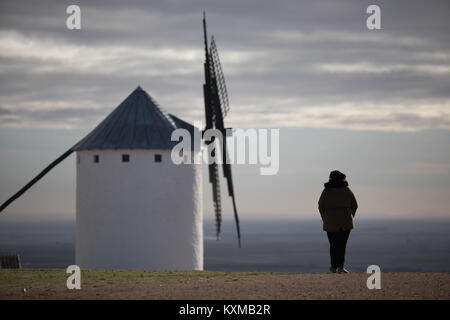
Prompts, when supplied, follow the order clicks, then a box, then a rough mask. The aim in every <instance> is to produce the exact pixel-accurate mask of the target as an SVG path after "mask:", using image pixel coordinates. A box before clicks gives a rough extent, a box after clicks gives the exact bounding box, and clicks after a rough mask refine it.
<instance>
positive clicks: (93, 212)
mask: <svg viewBox="0 0 450 320" xmlns="http://www.w3.org/2000/svg"><path fill="white" fill-rule="evenodd" d="M176 128H184V129H187V130H189V131H190V132H192V134H193V130H194V127H193V126H191V125H190V124H187V123H186V122H184V121H182V120H180V119H178V118H176V117H174V116H172V115H168V114H166V113H164V112H162V111H161V109H160V108H159V107H158V106H157V105H156V103H155V102H154V101H153V100H152V99H151V97H150V96H149V95H148V94H147V93H146V92H145V91H144V90H142V89H141V88H140V87H138V88H137V89H136V90H134V91H133V92H132V93H131V94H130V95H129V96H128V98H126V99H125V100H124V101H123V102H122V103H121V104H120V105H119V106H118V107H117V108H116V109H115V110H114V111H113V112H112V113H111V114H110V115H109V116H108V117H107V118H106V119H105V120H103V122H101V123H100V124H99V125H98V126H97V127H96V128H95V129H94V130H93V131H92V132H91V133H90V134H89V135H88V136H86V138H84V139H83V140H81V141H80V142H79V143H77V144H76V145H75V146H74V147H72V149H73V150H74V151H76V153H77V157H76V158H77V165H76V167H77V189H76V207H77V209H76V215H77V218H76V221H77V226H76V259H75V261H76V264H77V265H79V266H80V267H82V268H83V267H88V268H131V269H138V268H139V269H164V270H202V269H203V217H202V214H203V213H202V169H201V165H200V164H180V165H176V164H174V163H173V162H172V161H171V149H172V147H173V146H174V145H175V144H176V142H174V141H171V139H170V137H171V134H172V132H173V130H174V129H176ZM194 152H200V150H195V151H194Z"/></svg>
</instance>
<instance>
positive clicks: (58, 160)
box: [0, 149, 73, 212]
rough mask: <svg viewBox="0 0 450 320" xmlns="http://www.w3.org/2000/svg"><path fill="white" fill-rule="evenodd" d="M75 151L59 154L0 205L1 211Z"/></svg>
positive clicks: (70, 150)
mask: <svg viewBox="0 0 450 320" xmlns="http://www.w3.org/2000/svg"><path fill="white" fill-rule="evenodd" d="M72 152H73V149H69V150H67V151H66V152H64V153H63V154H62V155H61V156H59V157H58V158H57V159H56V160H55V161H53V162H52V163H50V164H49V165H48V166H47V167H45V169H44V170H42V171H41V172H40V173H39V174H38V175H37V176H36V177H34V178H33V179H32V180H31V181H30V182H28V183H27V184H26V185H25V186H24V187H23V188H22V189H20V190H19V191H17V192H16V193H15V194H14V195H13V196H12V197H10V198H9V199H8V200H6V201H5V202H4V203H3V204H2V205H1V206H0V212H2V211H3V210H4V209H6V207H7V206H9V205H10V204H11V203H12V202H13V201H14V200H16V199H17V198H19V197H20V196H21V195H22V194H24V193H25V192H26V191H27V190H28V189H30V188H31V187H32V186H33V185H34V184H35V183H36V182H38V181H39V180H41V179H42V178H43V177H44V176H45V175H46V174H47V173H48V172H49V171H50V170H52V169H53V168H54V167H56V166H57V165H58V164H59V163H61V162H62V161H63V160H64V159H66V158H67V157H68V156H70V155H71V154H72Z"/></svg>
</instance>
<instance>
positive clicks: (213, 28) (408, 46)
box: [0, 0, 450, 130]
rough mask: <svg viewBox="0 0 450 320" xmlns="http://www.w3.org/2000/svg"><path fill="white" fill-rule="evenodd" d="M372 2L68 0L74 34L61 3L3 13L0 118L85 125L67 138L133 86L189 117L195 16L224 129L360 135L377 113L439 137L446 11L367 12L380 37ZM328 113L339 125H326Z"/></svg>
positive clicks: (448, 69) (415, 7) (376, 124)
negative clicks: (214, 51)
mask: <svg viewBox="0 0 450 320" xmlns="http://www.w3.org/2000/svg"><path fill="white" fill-rule="evenodd" d="M372 3H373V1H339V2H337V1H331V0H329V1H325V0H319V1H293V0H292V1H284V0H283V1H276V2H275V1H269V0H267V1H260V0H251V1H248V0H247V1H237V0H232V1H226V2H223V1H206V0H205V1H189V2H187V1H181V0H179V1H127V2H124V1H115V0H114V1H106V2H103V1H102V2H100V1H77V4H79V5H80V7H81V10H82V30H80V31H69V30H67V29H66V28H65V19H66V14H65V9H66V7H67V6H68V5H70V4H72V1H58V2H54V1H46V0H44V1H40V2H39V5H36V4H34V3H32V2H27V1H2V2H1V3H0V46H2V49H3V50H2V52H0V84H1V86H0V97H1V99H0V108H1V110H4V111H3V113H2V112H0V118H2V119H3V120H2V121H3V123H4V122H5V121H6V120H7V119H9V122H8V123H12V121H15V122H16V123H17V122H18V123H24V124H26V123H29V124H30V125H35V124H36V123H38V122H41V123H42V124H48V125H51V123H55V122H56V123H64V122H67V121H68V122H69V123H70V124H71V125H75V122H73V121H72V122H70V121H71V120H70V119H73V118H77V119H84V121H82V120H80V121H78V122H76V125H80V126H92V125H94V124H95V123H94V121H96V119H97V118H98V117H100V116H101V114H100V112H103V111H105V114H104V115H105V116H106V114H107V112H106V111H107V110H110V109H111V108H113V107H114V106H117V105H118V104H119V103H120V102H121V101H122V100H123V99H124V98H125V97H126V96H127V95H128V94H129V93H130V92H131V91H132V90H133V89H134V88H135V87H136V86H137V85H142V86H143V87H144V88H145V89H146V90H147V91H148V92H149V93H150V94H151V95H152V96H153V97H154V98H155V99H156V100H157V101H158V102H160V104H161V105H163V106H164V107H165V108H166V109H168V110H169V111H171V112H174V113H176V114H178V115H179V116H181V117H184V118H186V119H187V120H190V121H192V120H193V119H196V118H198V117H199V116H201V115H202V105H201V104H202V90H201V85H202V72H203V69H202V68H203V66H202V62H203V61H202V60H203V53H202V49H203V48H202V46H203V42H202V41H203V39H202V30H201V14H202V11H203V10H206V11H207V18H208V27H209V32H210V33H214V34H215V35H216V37H217V41H218V47H219V51H220V53H221V55H222V56H221V58H222V63H223V67H224V71H225V77H226V79H227V83H228V87H229V93H230V100H231V104H232V105H231V108H232V110H231V112H230V121H236V123H238V124H239V125H244V126H259V125H270V124H272V125H276V126H280V125H295V123H296V122H295V121H293V120H295V119H292V117H295V116H296V115H297V116H298V117H299V119H298V121H297V125H299V126H301V125H305V121H304V119H308V118H311V119H316V120H314V121H316V122H314V123H315V124H314V126H321V125H326V126H330V125H332V126H337V127H339V126H343V127H345V126H348V125H350V124H355V126H356V127H355V128H359V125H360V124H363V123H365V122H367V123H368V125H369V126H370V127H371V128H375V129H376V128H380V129H385V126H381V123H380V121H379V117H377V114H376V112H373V113H368V112H367V109H368V108H371V107H372V106H373V105H376V104H380V105H384V106H389V107H390V108H391V110H390V114H391V115H393V116H392V117H390V118H389V123H390V125H389V126H388V127H389V128H390V129H392V128H394V129H395V128H398V129H402V130H403V129H405V128H407V129H422V128H427V127H433V126H438V127H443V128H450V125H449V120H448V119H449V118H450V114H449V111H448V105H449V99H450V97H449V94H450V91H449V90H448V88H449V86H450V77H449V75H450V45H449V44H450V33H449V32H448V31H449V30H450V21H449V19H448V12H449V9H450V5H449V2H448V1H434V2H433V3H432V4H431V3H426V2H420V1H376V2H375V3H376V4H379V5H380V7H381V10H382V28H383V30H380V31H369V30H367V28H366V27H365V19H366V17H367V15H366V13H365V10H366V8H367V6H368V5H369V4H372ZM52 102H53V103H54V104H55V107H54V108H52V107H51V104H52ZM34 104H41V105H44V106H45V108H47V109H45V110H44V111H42V109H40V110H41V111H36V108H34V107H33V105H34ZM61 105H62V106H63V107H61ZM405 105H408V106H409V108H410V112H409V113H407V114H408V116H405V114H406V113H405V110H404V106H405ZM87 106H95V108H92V107H90V108H91V109H89V108H88V107H87ZM332 106H335V107H336V108H342V111H343V112H340V111H341V110H335V111H333V112H332V113H331V115H330V112H329V111H326V110H328V109H329V108H330V107H332ZM311 108H313V109H314V110H317V112H313V111H311ZM427 108H428V109H429V114H427V112H426V109H427ZM77 110H78V111H77ZM86 110H91V111H89V112H87V111H86ZM92 110H94V111H92ZM324 110H325V111H326V112H325V111H324ZM5 112H10V114H7V113H5ZM339 114H340V115H339ZM11 115H14V117H13V118H11ZM262 116H264V117H265V118H264V119H265V121H264V122H261V123H259V122H257V121H259V120H258V119H259V118H260V117H262ZM301 117H303V118H301ZM320 117H323V120H324V121H319V120H320ZM342 117H345V119H342ZM244 118H245V119H247V120H246V122H243V120H242V119H244ZM252 119H253V120H252ZM271 119H288V120H289V121H285V122H283V121H282V120H277V121H273V122H271V121H272V120H271ZM317 119H319V120H317ZM333 119H334V120H333ZM355 119H359V120H358V121H355ZM432 119H435V120H432ZM252 121H253V122H252ZM255 121H256V122H255ZM330 121H334V123H329V122H330ZM357 123H359V124H358V125H357ZM344 124H345V125H344Z"/></svg>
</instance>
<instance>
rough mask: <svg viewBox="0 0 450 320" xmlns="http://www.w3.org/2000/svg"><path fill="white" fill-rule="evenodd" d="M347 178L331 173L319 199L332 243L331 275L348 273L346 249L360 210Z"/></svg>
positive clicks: (338, 173)
mask: <svg viewBox="0 0 450 320" xmlns="http://www.w3.org/2000/svg"><path fill="white" fill-rule="evenodd" d="M345 178H346V176H345V174H343V173H342V172H340V171H337V170H335V171H331V172H330V179H329V181H328V182H327V183H325V184H324V186H325V189H324V190H323V191H322V194H321V195H320V199H319V212H320V216H321V217H322V221H323V230H324V231H326V232H327V236H328V241H329V242H330V258H331V267H330V272H331V273H348V271H347V270H346V269H345V268H344V261H345V247H346V246H347V240H348V236H349V235H350V230H351V229H353V227H354V224H353V218H354V217H355V214H356V209H358V204H357V202H356V198H355V195H354V194H353V192H352V191H351V190H350V188H349V187H348V182H347V181H346V180H345Z"/></svg>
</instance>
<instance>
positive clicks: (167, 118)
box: [0, 18, 241, 270]
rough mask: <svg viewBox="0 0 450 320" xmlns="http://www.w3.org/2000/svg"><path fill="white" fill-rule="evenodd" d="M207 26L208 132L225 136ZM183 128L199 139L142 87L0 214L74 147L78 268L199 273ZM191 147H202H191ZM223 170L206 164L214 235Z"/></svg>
mask: <svg viewBox="0 0 450 320" xmlns="http://www.w3.org/2000/svg"><path fill="white" fill-rule="evenodd" d="M203 27H204V36H205V52H206V59H205V84H204V85H203V89H204V98H205V99H204V100H205V116H206V127H205V130H208V129H217V130H219V131H220V132H221V133H223V134H225V126H224V122H223V118H224V116H225V115H226V113H227V111H228V109H229V105H228V97H227V93H226V87H225V81H224V77H223V73H222V70H221V66H220V61H219V56H218V52H217V47H216V45H215V42H214V39H212V40H211V45H210V48H209V49H208V45H207V39H206V21H205V18H204V19H203ZM178 128H183V129H186V130H188V131H189V132H190V133H191V136H195V134H194V131H195V130H197V129H196V128H195V127H194V126H192V125H191V124H189V123H187V122H185V121H183V120H181V119H180V118H178V117H176V116H174V115H172V114H168V113H167V112H166V111H164V110H163V109H162V108H161V107H160V106H159V105H158V104H157V103H156V101H155V100H153V98H152V97H151V96H150V95H149V94H148V93H147V92H145V91H144V90H143V89H142V88H141V87H138V88H136V89H135V90H134V91H133V92H132V93H131V94H130V95H129V96H128V97H127V98H126V99H125V100H124V101H123V102H122V103H121V104H120V105H119V106H118V107H116V108H115V109H114V110H113V111H112V112H111V113H110V114H109V115H108V116H107V117H106V118H105V119H104V120H103V121H102V122H101V123H100V124H99V125H98V126H97V127H96V128H95V129H94V130H93V131H91V132H90V133H89V134H88V135H87V136H85V137H84V138H83V139H82V140H80V141H79V142H78V143H76V144H75V145H74V146H72V147H71V148H69V149H68V150H67V151H66V152H64V153H63V154H62V155H61V156H59V157H58V158H57V159H56V160H54V161H53V162H52V163H50V164H49V165H48V166H47V167H45V168H44V170H42V171H41V172H40V173H39V174H38V175H37V176H36V177H34V178H33V179H32V180H31V181H30V182H28V183H27V184H26V185H25V186H24V187H23V188H21V189H20V190H19V191H18V192H16V193H15V194H14V195H13V196H12V197H10V198H9V199H8V200H6V201H5V202H4V203H3V204H2V205H1V206H0V212H2V211H3V210H4V209H5V208H6V207H8V206H9V205H10V204H11V203H12V202H13V201H15V200H16V199H17V198H19V197H20V196H21V195H23V194H24V193H25V192H26V191H27V190H28V189H30V188H31V187H32V186H33V185H34V184H35V183H36V182H38V181H39V180H40V179H42V178H43V177H44V176H45V175H46V174H47V173H48V172H49V171H50V170H52V169H53V168H54V167H56V166H57V165H58V164H59V163H61V162H62V161H63V160H64V159H66V158H67V157H69V156H70V155H71V154H72V153H73V152H76V153H77V157H76V159H77V160H76V168H77V188H76V198H77V199H76V206H77V208H76V220H77V226H76V250H75V251H76V264H77V265H79V266H80V267H89V268H136V269H140V268H152V269H166V270H192V269H195V270H202V269H203V231H202V229H203V211H202V191H201V189H202V188H201V181H202V179H201V166H199V165H197V164H183V165H176V164H174V163H173V162H172V161H171V156H170V153H171V150H172V148H173V147H174V146H175V145H176V144H177V142H175V141H172V140H171V134H172V132H173V131H174V130H175V129H178ZM224 136H225V135H224ZM207 143H208V144H211V143H216V141H209V142H207ZM220 146H221V147H222V148H223V152H222V154H223V159H224V161H223V172H224V176H225V178H226V179H227V185H228V194H229V195H230V196H231V197H232V201H233V209H234V216H235V220H236V227H237V234H238V243H239V247H240V245H241V243H240V231H239V219H238V214H237V210H236V203H235V197H234V191H233V181H232V176H231V166H230V165H229V164H228V161H226V159H227V152H226V151H227V149H226V139H223V141H221V143H220ZM192 152H194V153H200V152H201V150H200V149H195V146H194V148H193V149H192ZM218 171H219V170H218V166H217V164H215V163H213V164H210V165H209V180H210V182H211V184H212V187H213V200H214V208H215V214H216V234H217V236H219V233H220V223H221V213H222V209H221V202H220V186H219V176H218ZM136 251H137V252H136Z"/></svg>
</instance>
